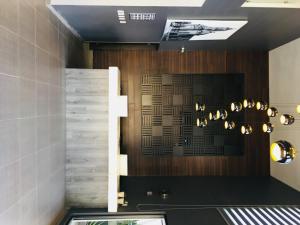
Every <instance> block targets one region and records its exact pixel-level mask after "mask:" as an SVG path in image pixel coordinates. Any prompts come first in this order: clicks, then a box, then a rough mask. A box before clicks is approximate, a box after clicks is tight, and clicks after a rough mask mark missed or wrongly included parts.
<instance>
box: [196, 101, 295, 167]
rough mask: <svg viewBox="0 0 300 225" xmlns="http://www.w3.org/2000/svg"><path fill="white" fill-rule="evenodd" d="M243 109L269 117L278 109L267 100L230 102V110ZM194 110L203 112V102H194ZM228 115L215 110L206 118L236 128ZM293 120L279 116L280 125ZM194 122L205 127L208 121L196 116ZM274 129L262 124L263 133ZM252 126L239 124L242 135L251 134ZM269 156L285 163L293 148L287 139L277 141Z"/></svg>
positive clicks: (238, 110) (292, 118) (272, 126)
mask: <svg viewBox="0 0 300 225" xmlns="http://www.w3.org/2000/svg"><path fill="white" fill-rule="evenodd" d="M243 108H244V109H256V110H258V111H264V112H266V113H267V115H268V116H269V117H276V116H277V115H278V110H277V109H276V108H275V107H270V106H269V105H268V103H267V102H264V101H257V102H255V101H254V100H253V99H245V100H244V101H243V103H241V102H232V103H231V104H230V110H231V111H232V112H241V111H242V110H243ZM195 109H196V112H204V111H205V104H200V103H199V102H197V103H196V104H195ZM296 111H297V113H299V114H300V105H298V106H297V108H296ZM227 117H228V112H227V111H226V110H225V109H220V110H217V111H216V112H210V113H209V115H208V118H209V120H210V121H216V120H220V119H221V120H224V128H225V129H226V130H233V129H235V128H236V123H235V122H234V121H229V120H226V119H227ZM294 122H295V118H294V117H293V116H292V115H289V114H282V115H281V116H280V123H281V124H282V125H291V124H293V123H294ZM196 124H197V126H198V127H201V128H203V127H206V126H207V124H208V122H207V119H206V118H205V117H201V118H197V121H196ZM273 130H274V125H273V124H272V123H270V122H267V123H264V124H263V125H262V131H263V132H264V133H272V132H273ZM252 132H253V128H252V126H251V125H250V124H244V125H242V126H241V133H242V134H244V135H248V134H251V133H252ZM270 153H271V158H272V160H273V161H276V162H279V163H282V164H287V163H290V162H291V161H292V160H293V159H294V158H295V153H296V151H295V149H294V147H293V146H292V145H291V144H290V143H289V142H287V141H282V140H281V141H277V142H274V143H273V144H272V145H271V148H270Z"/></svg>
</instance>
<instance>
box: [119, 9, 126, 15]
mask: <svg viewBox="0 0 300 225" xmlns="http://www.w3.org/2000/svg"><path fill="white" fill-rule="evenodd" d="M117 13H118V16H125V12H124V10H117Z"/></svg>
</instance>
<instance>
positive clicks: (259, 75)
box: [94, 46, 269, 176]
mask: <svg viewBox="0 0 300 225" xmlns="http://www.w3.org/2000/svg"><path fill="white" fill-rule="evenodd" d="M109 66H118V67H119V68H120V71H121V87H122V94H124V95H128V103H129V116H128V118H125V119H122V121H121V126H122V128H121V132H122V146H121V149H122V152H123V153H127V154H128V156H129V159H128V160H129V162H128V163H129V165H128V166H129V175H130V176H151V175H162V176H164V175H169V176H227V175H228V176H247V175H269V137H268V136H267V135H265V134H263V133H262V132H260V131H257V132H254V133H253V135H250V136H247V137H246V138H245V143H246V144H245V149H244V155H243V156H186V157H176V156H162V157H149V156H144V155H143V154H142V151H141V97H140V96H141V93H140V92H141V85H140V82H141V75H142V74H143V73H170V74H174V73H177V74H178V73H183V74H184V73H187V74H191V73H198V74H199V73H244V74H245V96H247V97H253V98H255V99H261V100H265V101H268V99H269V90H268V53H267V52H259V51H193V52H186V53H183V54H181V53H179V52H176V51H165V52H160V51H157V50H155V49H153V48H149V47H146V46H145V47H143V46H141V47H138V48H137V47H132V48H130V47H122V46H120V47H118V48H114V47H112V48H109V47H106V48H101V47H98V48H97V47H95V50H94V68H95V69H105V68H108V67H109ZM245 119H246V121H250V122H255V123H256V124H257V125H254V129H256V130H260V129H261V128H260V125H259V124H258V123H257V122H259V121H265V120H267V117H266V116H265V115H264V114H263V113H257V112H252V113H251V112H250V113H247V114H246V115H245Z"/></svg>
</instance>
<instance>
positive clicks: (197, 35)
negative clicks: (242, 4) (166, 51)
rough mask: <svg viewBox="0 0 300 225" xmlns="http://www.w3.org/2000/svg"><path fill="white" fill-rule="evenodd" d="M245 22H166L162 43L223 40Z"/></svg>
mask: <svg viewBox="0 0 300 225" xmlns="http://www.w3.org/2000/svg"><path fill="white" fill-rule="evenodd" d="M246 23H247V21H236V20H234V21H223V20H167V22H166V26H165V30H164V34H163V37H162V41H197V40H225V39H227V38H229V37H230V36H231V35H233V34H234V33H235V32H236V31H237V30H239V29H240V28H241V27H243V26H244V25H245V24H246Z"/></svg>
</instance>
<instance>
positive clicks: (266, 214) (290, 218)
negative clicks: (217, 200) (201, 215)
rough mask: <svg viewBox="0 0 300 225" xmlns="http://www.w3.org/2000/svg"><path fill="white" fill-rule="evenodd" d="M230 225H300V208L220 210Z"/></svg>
mask: <svg viewBox="0 0 300 225" xmlns="http://www.w3.org/2000/svg"><path fill="white" fill-rule="evenodd" d="M218 211H219V212H220V213H221V215H222V216H223V218H224V219H225V221H226V222H227V223H228V224H229V225H248V224H249V225H300V207H299V206H272V207H269V206H268V207H226V208H218Z"/></svg>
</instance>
